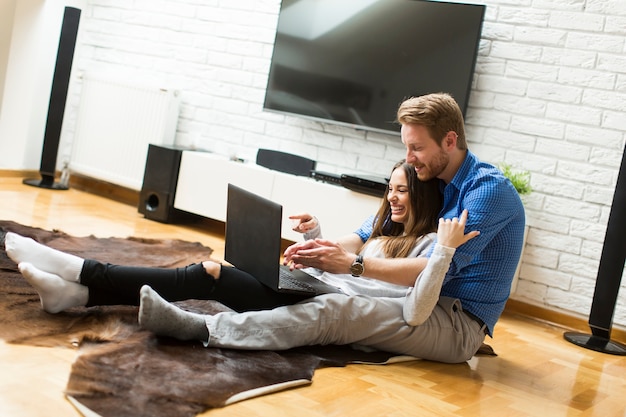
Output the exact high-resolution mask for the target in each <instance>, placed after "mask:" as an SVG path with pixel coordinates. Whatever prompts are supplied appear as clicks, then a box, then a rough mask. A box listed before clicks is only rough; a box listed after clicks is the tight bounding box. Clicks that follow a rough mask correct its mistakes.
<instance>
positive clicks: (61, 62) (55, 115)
mask: <svg viewBox="0 0 626 417" xmlns="http://www.w3.org/2000/svg"><path fill="white" fill-rule="evenodd" d="M79 22H80V9H76V8H74V7H66V8H65V12H64V14H63V23H62V25H61V35H60V37H59V49H58V51H57V60H56V65H55V68H54V75H53V77H52V89H51V91H50V102H49V104H48V118H47V119H46V130H45V133H44V138H43V149H42V151H41V164H40V167H39V173H40V175H41V179H38V178H32V179H25V180H24V181H23V182H24V184H28V185H33V186H36V187H41V188H49V189H53V190H67V186H66V185H64V184H59V183H55V182H54V177H55V172H56V164H57V153H58V151H59V141H60V139H61V126H62V125H63V115H64V114H65V103H66V100H67V91H68V88H69V84H70V73H71V71H72V61H73V60H74V49H75V48H76V38H77V36H78V24H79Z"/></svg>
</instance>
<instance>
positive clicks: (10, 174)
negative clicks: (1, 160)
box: [0, 169, 39, 178]
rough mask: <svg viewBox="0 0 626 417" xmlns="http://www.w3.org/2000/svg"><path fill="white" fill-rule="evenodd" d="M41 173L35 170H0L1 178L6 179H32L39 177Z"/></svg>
mask: <svg viewBox="0 0 626 417" xmlns="http://www.w3.org/2000/svg"><path fill="white" fill-rule="evenodd" d="M38 176H39V171H35V170H34V169H20V170H18V169H0V177H5V178H17V177H23V178H32V177H38Z"/></svg>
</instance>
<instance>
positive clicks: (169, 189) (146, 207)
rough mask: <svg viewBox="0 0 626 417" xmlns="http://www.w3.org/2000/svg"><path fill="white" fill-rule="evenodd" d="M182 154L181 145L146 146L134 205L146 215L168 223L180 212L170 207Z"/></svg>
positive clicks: (174, 194)
mask: <svg viewBox="0 0 626 417" xmlns="http://www.w3.org/2000/svg"><path fill="white" fill-rule="evenodd" d="M182 155H183V148H177V147H170V146H157V145H149V146H148V156H147V158H146V168H145V171H144V175H143V184H142V187H141V192H140V194H139V207H138V210H139V212H140V213H141V214H143V215H144V217H146V218H147V219H150V220H156V221H159V222H162V223H171V222H173V221H175V220H176V219H177V218H178V217H179V216H180V215H181V214H182V213H181V212H180V211H179V210H176V209H175V208H174V198H175V197H176V184H177V182H178V170H179V169H180V161H181V158H182Z"/></svg>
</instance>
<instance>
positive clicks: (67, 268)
mask: <svg viewBox="0 0 626 417" xmlns="http://www.w3.org/2000/svg"><path fill="white" fill-rule="evenodd" d="M4 245H5V248H6V252H7V255H8V256H9V258H11V259H12V260H13V262H15V263H16V264H18V265H19V264H20V263H22V262H28V263H30V264H32V265H34V266H35V267H36V268H37V269H40V270H42V271H45V272H49V273H51V274H54V275H58V276H60V277H61V278H63V279H64V280H66V281H71V282H80V271H81V270H82V269H83V263H84V262H85V260H84V259H83V258H80V257H78V256H75V255H72V254H69V253H65V252H61V251H59V250H56V249H52V248H51V247H48V246H46V245H42V244H41V243H38V242H35V241H34V240H33V239H31V238H29V237H24V236H20V235H18V234H16V233H12V232H8V233H7V234H6V237H5V241H4Z"/></svg>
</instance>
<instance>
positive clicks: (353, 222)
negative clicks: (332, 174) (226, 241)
mask: <svg viewBox="0 0 626 417" xmlns="http://www.w3.org/2000/svg"><path fill="white" fill-rule="evenodd" d="M228 183H232V184H234V185H237V186H238V187H241V188H244V189H246V190H248V191H252V192H254V193H256V194H258V195H261V196H263V197H265V198H267V199H270V200H272V201H275V202H277V203H279V204H281V205H282V206H283V225H282V236H283V238H284V239H287V240H291V241H299V240H302V235H301V234H299V233H296V232H294V231H292V230H291V227H292V223H291V221H290V220H289V218H288V216H289V215H291V214H298V213H310V214H312V215H314V216H316V217H317V218H318V219H319V221H320V224H321V225H322V233H323V236H324V237H327V238H331V239H332V238H335V237H339V236H344V235H346V234H349V233H352V232H354V231H355V230H356V229H357V228H358V227H359V226H360V225H361V223H362V222H363V220H365V218H367V217H368V216H369V215H371V214H375V213H376V211H377V210H378V207H379V205H380V198H379V197H373V196H370V195H367V194H362V193H359V192H355V191H351V190H349V189H347V188H344V187H342V186H338V185H332V184H327V183H323V182H319V181H316V180H314V179H312V178H308V177H301V176H296V175H291V174H286V173H283V172H278V171H273V170H270V169H267V168H265V167H261V166H258V165H256V164H250V163H241V162H235V161H231V160H229V159H228V158H226V157H224V156H220V155H215V154H212V153H207V152H196V151H183V153H182V159H181V163H180V170H179V173H178V184H177V187H176V197H175V200H174V207H175V208H177V209H179V210H184V211H187V212H190V213H194V214H197V215H200V216H203V217H207V218H211V219H215V220H219V221H226V196H227V186H228Z"/></svg>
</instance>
